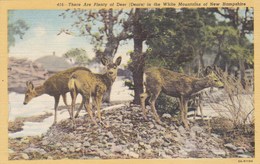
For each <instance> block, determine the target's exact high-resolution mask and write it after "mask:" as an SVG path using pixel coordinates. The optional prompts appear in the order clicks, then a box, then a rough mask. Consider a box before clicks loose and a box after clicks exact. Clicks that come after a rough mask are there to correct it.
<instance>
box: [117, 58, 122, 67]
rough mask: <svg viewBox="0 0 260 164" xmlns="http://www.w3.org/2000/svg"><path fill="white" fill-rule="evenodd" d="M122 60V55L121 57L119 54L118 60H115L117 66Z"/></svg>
mask: <svg viewBox="0 0 260 164" xmlns="http://www.w3.org/2000/svg"><path fill="white" fill-rule="evenodd" d="M121 61H122V57H121V56H119V57H118V58H117V59H116V62H115V64H116V65H117V66H119V65H120V63H121Z"/></svg>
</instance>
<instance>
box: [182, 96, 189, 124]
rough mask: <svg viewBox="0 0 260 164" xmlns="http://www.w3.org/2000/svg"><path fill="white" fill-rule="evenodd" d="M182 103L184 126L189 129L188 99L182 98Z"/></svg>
mask: <svg viewBox="0 0 260 164" xmlns="http://www.w3.org/2000/svg"><path fill="white" fill-rule="evenodd" d="M183 105H184V120H183V121H184V122H183V123H184V127H185V128H186V129H189V123H188V100H185V99H183Z"/></svg>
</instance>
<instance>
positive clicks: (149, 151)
mask: <svg viewBox="0 0 260 164" xmlns="http://www.w3.org/2000/svg"><path fill="white" fill-rule="evenodd" d="M152 152H153V150H152V149H146V150H145V153H146V154H152Z"/></svg>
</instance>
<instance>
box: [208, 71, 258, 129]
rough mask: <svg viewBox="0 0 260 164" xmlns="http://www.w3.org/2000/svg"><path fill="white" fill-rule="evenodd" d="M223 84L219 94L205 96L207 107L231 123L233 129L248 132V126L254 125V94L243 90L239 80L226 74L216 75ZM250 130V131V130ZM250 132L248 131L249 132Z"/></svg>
mask: <svg viewBox="0 0 260 164" xmlns="http://www.w3.org/2000/svg"><path fill="white" fill-rule="evenodd" d="M218 75H219V76H221V79H222V81H223V83H224V90H222V91H221V92H218V93H219V94H208V93H207V94H206V95H207V97H208V98H209V99H210V103H209V105H210V106H211V108H212V109H213V110H214V111H215V112H216V113H217V114H218V115H219V116H220V117H222V118H228V119H230V120H231V121H232V123H233V127H234V128H239V129H241V128H243V129H244V130H245V131H248V130H249V129H248V127H252V126H248V125H254V94H253V92H252V91H250V90H248V89H247V88H246V89H245V88H244V87H243V85H242V84H241V80H240V79H237V78H235V77H234V76H232V75H228V74H227V73H221V74H218ZM251 130H252V129H251ZM251 130H250V131H251Z"/></svg>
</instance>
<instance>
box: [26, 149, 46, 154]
mask: <svg viewBox="0 0 260 164" xmlns="http://www.w3.org/2000/svg"><path fill="white" fill-rule="evenodd" d="M24 152H25V153H33V152H37V153H39V154H46V151H45V150H44V149H41V148H27V149H25V150H24Z"/></svg>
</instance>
